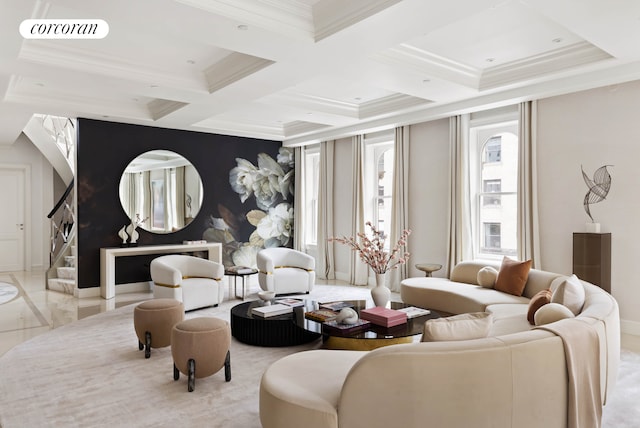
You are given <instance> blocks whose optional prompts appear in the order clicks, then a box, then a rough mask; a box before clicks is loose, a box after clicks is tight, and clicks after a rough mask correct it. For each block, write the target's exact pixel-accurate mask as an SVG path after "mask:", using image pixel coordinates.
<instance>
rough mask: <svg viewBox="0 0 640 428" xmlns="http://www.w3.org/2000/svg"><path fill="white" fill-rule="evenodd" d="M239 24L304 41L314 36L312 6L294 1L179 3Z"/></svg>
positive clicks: (189, 0) (190, 0)
mask: <svg viewBox="0 0 640 428" xmlns="http://www.w3.org/2000/svg"><path fill="white" fill-rule="evenodd" d="M175 1H176V2H178V3H182V4H185V5H187V6H191V7H195V8H197V9H201V10H204V11H205V12H209V13H213V14H216V15H222V16H225V17H227V18H230V19H233V20H235V21H238V23H242V24H246V25H249V26H255V27H259V28H263V29H265V30H268V31H272V32H274V33H277V34H282V35H285V36H288V37H293V38H295V39H300V40H307V41H308V40H312V39H313V35H314V28H313V13H312V9H311V6H307V5H305V4H303V3H300V2H297V1H294V0H175Z"/></svg>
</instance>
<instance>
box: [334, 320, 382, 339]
mask: <svg viewBox="0 0 640 428" xmlns="http://www.w3.org/2000/svg"><path fill="white" fill-rule="evenodd" d="M370 326H371V322H369V321H367V320H363V319H359V320H358V322H356V323H355V324H340V323H339V322H337V321H335V320H332V321H327V322H325V323H323V324H322V331H326V332H327V333H329V334H333V335H335V336H349V335H350V334H352V333H356V332H358V331H362V330H366V329H368V328H369V327H370Z"/></svg>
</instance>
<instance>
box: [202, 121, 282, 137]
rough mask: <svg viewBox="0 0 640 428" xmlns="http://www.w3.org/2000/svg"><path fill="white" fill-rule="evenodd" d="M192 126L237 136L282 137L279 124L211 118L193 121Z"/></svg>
mask: <svg viewBox="0 0 640 428" xmlns="http://www.w3.org/2000/svg"><path fill="white" fill-rule="evenodd" d="M193 127H194V128H200V129H201V130H203V131H206V132H215V133H217V134H224V135H234V136H239V137H249V138H264V139H267V140H277V141H282V140H283V139H284V135H283V132H282V126H281V125H264V124H256V123H248V122H243V123H238V122H236V121H233V120H225V119H217V118H211V119H205V120H203V121H200V122H198V123H194V124H193Z"/></svg>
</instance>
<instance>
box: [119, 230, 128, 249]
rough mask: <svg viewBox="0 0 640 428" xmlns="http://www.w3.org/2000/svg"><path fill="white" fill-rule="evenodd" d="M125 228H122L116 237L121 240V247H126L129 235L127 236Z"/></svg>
mask: <svg viewBox="0 0 640 428" xmlns="http://www.w3.org/2000/svg"><path fill="white" fill-rule="evenodd" d="M125 228H126V226H122V229H120V230H119V231H118V236H119V237H120V239H122V245H126V243H127V239H129V235H127V232H126V230H125Z"/></svg>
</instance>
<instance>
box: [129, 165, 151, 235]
mask: <svg viewBox="0 0 640 428" xmlns="http://www.w3.org/2000/svg"><path fill="white" fill-rule="evenodd" d="M140 175H141V177H142V186H141V188H142V192H141V195H142V198H141V199H140V200H139V202H137V203H136V206H137V207H138V209H136V212H135V213H134V214H133V219H134V220H135V215H136V214H138V213H139V214H140V220H145V219H146V221H145V225H146V227H147V229H151V227H152V224H151V209H152V203H151V202H152V199H153V195H152V192H151V173H150V172H149V171H144V172H141V173H140Z"/></svg>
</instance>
